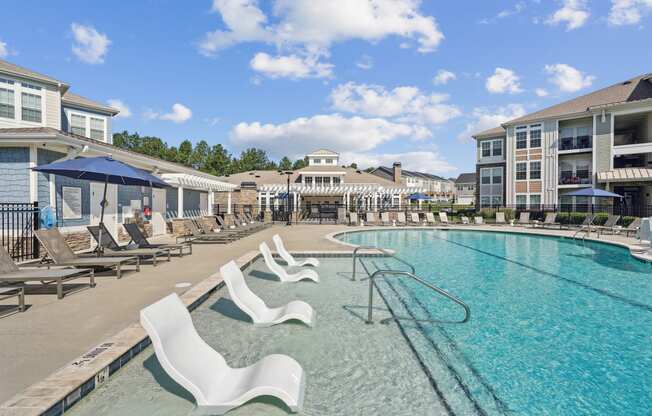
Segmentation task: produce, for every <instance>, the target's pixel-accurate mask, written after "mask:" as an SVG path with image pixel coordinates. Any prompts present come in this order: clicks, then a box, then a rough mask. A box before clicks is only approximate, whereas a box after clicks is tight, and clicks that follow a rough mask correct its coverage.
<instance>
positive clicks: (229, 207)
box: [226, 191, 233, 214]
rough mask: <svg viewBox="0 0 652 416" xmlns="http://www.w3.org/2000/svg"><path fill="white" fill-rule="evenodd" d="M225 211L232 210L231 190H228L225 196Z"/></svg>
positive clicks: (230, 212) (229, 211) (228, 212)
mask: <svg viewBox="0 0 652 416" xmlns="http://www.w3.org/2000/svg"><path fill="white" fill-rule="evenodd" d="M226 213H227V214H232V213H233V210H232V208H231V191H229V193H228V195H227V197H226Z"/></svg>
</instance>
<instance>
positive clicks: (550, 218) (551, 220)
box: [532, 212, 561, 228]
mask: <svg viewBox="0 0 652 416" xmlns="http://www.w3.org/2000/svg"><path fill="white" fill-rule="evenodd" d="M556 221H557V214H556V213H554V212H548V213H546V218H545V219H544V220H543V222H541V221H538V220H534V221H533V222H532V227H535V228H536V227H541V228H548V227H552V226H555V225H558V226H559V227H560V228H561V224H559V223H558V222H556Z"/></svg>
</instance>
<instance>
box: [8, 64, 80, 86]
mask: <svg viewBox="0 0 652 416" xmlns="http://www.w3.org/2000/svg"><path fill="white" fill-rule="evenodd" d="M0 72H6V73H8V74H11V75H14V76H16V77H22V78H29V79H34V80H37V81H41V82H44V83H46V84H55V85H60V86H62V87H64V89H67V88H68V84H66V83H65V82H63V81H59V80H57V79H54V78H52V77H49V76H47V75H43V74H40V73H38V72H35V71H32V70H30V69H27V68H23V67H22V66H18V65H15V64H12V63H10V62H7V61H4V60H2V59H0Z"/></svg>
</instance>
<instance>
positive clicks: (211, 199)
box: [208, 189, 215, 215]
mask: <svg viewBox="0 0 652 416" xmlns="http://www.w3.org/2000/svg"><path fill="white" fill-rule="evenodd" d="M214 203H215V193H214V192H213V190H212V189H211V190H210V191H208V215H213V204H214Z"/></svg>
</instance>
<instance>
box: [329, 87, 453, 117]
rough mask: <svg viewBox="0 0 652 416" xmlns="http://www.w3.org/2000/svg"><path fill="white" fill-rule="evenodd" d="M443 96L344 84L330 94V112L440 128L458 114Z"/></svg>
mask: <svg viewBox="0 0 652 416" xmlns="http://www.w3.org/2000/svg"><path fill="white" fill-rule="evenodd" d="M448 98H449V97H448V95H447V94H430V95H425V94H423V93H422V92H421V91H420V90H419V89H418V88H417V87H409V86H406V87H396V88H394V89H392V90H387V89H385V87H383V86H381V85H367V84H356V83H353V82H348V83H346V84H341V85H338V86H337V87H335V88H334V89H333V91H331V95H330V100H331V103H332V105H333V108H335V109H336V110H339V111H346V112H349V113H356V114H364V115H368V116H376V117H400V118H401V121H413V122H418V123H429V124H442V123H446V122H447V121H448V120H450V119H452V118H455V117H458V116H460V115H461V114H462V112H461V111H460V109H459V108H457V107H456V106H454V105H451V104H447V103H446V101H447V100H448Z"/></svg>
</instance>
